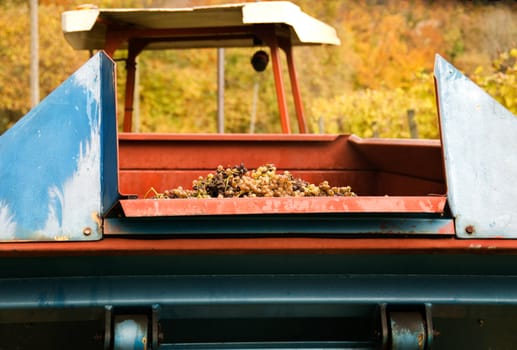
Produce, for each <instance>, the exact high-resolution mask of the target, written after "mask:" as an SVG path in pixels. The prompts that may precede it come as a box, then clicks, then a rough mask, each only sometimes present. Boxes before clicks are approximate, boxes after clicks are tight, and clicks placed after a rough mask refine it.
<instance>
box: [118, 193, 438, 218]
mask: <svg viewBox="0 0 517 350" xmlns="http://www.w3.org/2000/svg"><path fill="white" fill-rule="evenodd" d="M445 202H446V197H444V196H433V197H431V196H421V197H416V196H415V197H389V196H384V197H276V198H275V197H259V198H221V199H216V198H192V199H180V198H176V199H169V200H167V199H165V200H156V199H134V200H133V199H131V200H122V201H120V203H121V205H122V208H123V209H124V214H125V215H126V216H127V217H151V216H185V215H186V216H189V215H236V214H237V215H238V214H289V213H443V210H444V207H445Z"/></svg>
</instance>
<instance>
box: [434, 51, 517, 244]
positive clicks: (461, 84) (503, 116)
mask: <svg viewBox="0 0 517 350" xmlns="http://www.w3.org/2000/svg"><path fill="white" fill-rule="evenodd" d="M434 74H435V78H436V85H437V96H438V107H439V112H440V113H439V114H440V126H441V133H442V143H443V149H444V159H445V172H446V178H447V187H448V193H447V195H448V200H449V204H450V207H451V210H452V213H453V216H454V217H455V221H456V232H457V235H458V236H459V237H462V238H480V237H483V238H492V237H502V238H517V200H516V198H517V186H515V179H517V153H516V152H515V150H516V149H517V119H516V118H515V116H514V115H513V114H512V113H511V112H510V111H508V110H507V109H506V108H504V107H503V106H502V105H501V104H499V103H498V102H497V101H495V100H494V99H493V98H492V97H491V96H489V95H488V94H487V93H486V92H484V91H483V90H482V89H481V88H480V87H478V86H477V85H475V84H474V83H473V82H472V81H470V80H469V79H468V78H467V77H466V76H465V75H463V74H462V73H460V72H459V71H458V70H457V69H456V68H454V67H453V66H452V65H451V64H449V63H448V62H447V61H445V60H444V59H443V58H442V57H440V56H438V55H437V56H436V61H435V69H434Z"/></svg>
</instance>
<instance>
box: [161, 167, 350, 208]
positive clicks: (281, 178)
mask: <svg viewBox="0 0 517 350" xmlns="http://www.w3.org/2000/svg"><path fill="white" fill-rule="evenodd" d="M323 196H355V193H354V192H352V189H351V188H350V186H345V187H333V186H330V185H329V183H328V181H323V182H322V183H320V184H319V185H315V184H312V183H309V182H307V181H304V180H302V179H299V178H295V177H294V176H293V175H292V174H291V173H290V172H289V171H284V172H283V173H277V169H276V167H275V166H274V165H273V164H266V165H262V166H259V167H258V168H257V169H254V170H251V171H249V170H248V169H246V167H245V166H244V164H242V163H241V164H240V165H236V166H234V167H232V168H230V167H228V168H225V167H223V166H222V165H219V166H218V167H217V169H216V171H215V173H210V174H208V175H207V176H206V177H202V176H200V177H199V178H198V179H196V180H194V181H193V182H192V189H190V190H189V189H183V188H182V187H177V188H174V189H170V190H166V191H164V192H163V193H155V197H154V198H164V199H167V198H234V197H323Z"/></svg>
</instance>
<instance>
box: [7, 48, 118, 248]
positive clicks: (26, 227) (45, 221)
mask: <svg viewBox="0 0 517 350" xmlns="http://www.w3.org/2000/svg"><path fill="white" fill-rule="evenodd" d="M113 72H114V63H113V62H112V61H111V60H110V59H109V58H108V57H107V56H106V55H105V54H104V53H99V54H97V55H96V56H94V57H93V58H92V59H90V61H88V62H87V63H86V64H85V65H84V66H83V67H82V68H80V69H79V70H78V71H77V72H76V73H74V74H73V75H72V76H71V77H70V78H69V79H67V80H66V81H65V82H64V83H63V84H62V85H61V86H59V87H58V88H57V89H56V90H55V91H53V92H52V93H51V94H50V95H49V96H48V97H47V98H45V99H44V100H43V101H42V102H41V103H40V104H39V105H38V106H36V107H35V108H34V109H33V110H31V111H30V112H29V113H28V114H27V115H26V116H25V117H23V118H22V119H21V120H20V121H19V122H18V123H16V124H15V125H14V126H13V127H12V128H11V129H9V130H8V131H7V132H6V133H5V134H4V135H2V136H1V137H0V178H1V179H2V182H1V185H0V240H2V241H15V240H16V241H18V240H38V241H39V240H96V239H100V238H101V237H102V232H101V228H100V225H99V223H100V219H99V218H100V216H101V215H102V214H103V212H104V211H105V210H107V209H109V207H111V206H112V205H113V203H114V201H115V200H116V198H117V196H118V194H117V192H118V191H117V187H118V183H117V182H118V181H117V162H116V159H117V156H116V154H117V152H116V147H117V144H116V120H115V118H116V115H115V94H114V91H115V90H114V73H113Z"/></svg>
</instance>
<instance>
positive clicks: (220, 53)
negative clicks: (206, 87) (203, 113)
mask: <svg viewBox="0 0 517 350" xmlns="http://www.w3.org/2000/svg"><path fill="white" fill-rule="evenodd" d="M217 132H218V133H220V134H223V133H224V49H223V48H218V49H217Z"/></svg>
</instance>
